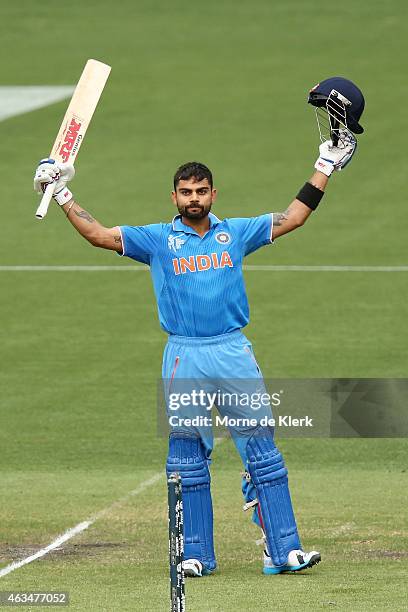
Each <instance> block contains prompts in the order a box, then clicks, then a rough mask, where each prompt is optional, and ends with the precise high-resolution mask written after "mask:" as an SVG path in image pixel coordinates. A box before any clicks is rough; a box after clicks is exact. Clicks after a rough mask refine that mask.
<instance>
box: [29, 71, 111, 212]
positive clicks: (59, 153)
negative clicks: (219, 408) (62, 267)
mask: <svg viewBox="0 0 408 612" xmlns="http://www.w3.org/2000/svg"><path fill="white" fill-rule="evenodd" d="M110 71H111V67H110V66H108V65H107V64H103V63H102V62H98V61H97V60H94V59H90V60H88V61H87V63H86V64H85V68H84V70H83V72H82V74H81V77H80V79H79V81H78V84H77V86H76V88H75V91H74V93H73V95H72V98H71V101H70V103H69V105H68V108H67V111H66V113H65V116H64V119H63V121H62V123H61V127H60V129H59V131H58V134H57V137H56V139H55V142H54V145H53V147H52V149H51V153H50V157H51V158H52V159H55V160H56V161H57V162H64V163H65V162H71V163H72V164H73V163H75V160H76V157H77V155H78V151H79V149H80V147H81V144H82V141H83V139H84V136H85V134H86V130H87V129H88V126H89V124H90V122H91V119H92V115H93V114H94V112H95V109H96V106H97V104H98V102H99V98H100V97H101V94H102V91H103V88H104V87H105V83H106V81H107V80H108V77H109V73H110ZM52 193H53V190H51V188H50V186H49V187H47V189H46V191H45V193H44V195H43V197H42V200H41V203H40V205H39V207H38V209H37V212H36V215H35V216H36V217H37V219H43V218H44V217H45V215H46V214H47V210H48V205H49V203H50V201H51V197H52Z"/></svg>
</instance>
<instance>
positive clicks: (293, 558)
mask: <svg viewBox="0 0 408 612" xmlns="http://www.w3.org/2000/svg"><path fill="white" fill-rule="evenodd" d="M321 559H322V558H321V555H320V553H319V552H317V551H316V550H312V551H311V552H308V553H307V552H304V551H303V550H291V551H290V553H289V555H288V560H287V562H286V563H285V565H278V566H276V565H274V564H273V563H272V559H271V558H270V556H269V555H268V553H267V552H266V550H264V566H263V570H262V571H263V573H264V574H282V572H299V571H300V570H302V569H307V568H308V567H312V566H313V565H316V564H317V563H320V561H321Z"/></svg>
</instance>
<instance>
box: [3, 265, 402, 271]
mask: <svg viewBox="0 0 408 612" xmlns="http://www.w3.org/2000/svg"><path fill="white" fill-rule="evenodd" d="M242 268H243V270H245V271H248V272H252V271H259V272H408V266H289V265H288V266H285V265H282V266H273V265H248V264H247V265H243V266H242ZM148 270H149V267H148V266H137V265H135V266H0V272H147V271H148Z"/></svg>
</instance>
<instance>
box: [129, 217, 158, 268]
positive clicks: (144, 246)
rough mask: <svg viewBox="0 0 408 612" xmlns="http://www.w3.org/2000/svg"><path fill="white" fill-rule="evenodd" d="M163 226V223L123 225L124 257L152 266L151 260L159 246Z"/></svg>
mask: <svg viewBox="0 0 408 612" xmlns="http://www.w3.org/2000/svg"><path fill="white" fill-rule="evenodd" d="M162 225H163V224H162V223H152V224H151V225H121V226H120V227H119V229H120V233H121V236H122V245H123V252H122V255H123V256H126V257H130V258H131V259H135V260H136V261H140V262H141V263H144V264H150V259H151V257H152V256H153V255H154V254H155V252H156V250H157V247H158V244H159V239H160V236H161V233H162Z"/></svg>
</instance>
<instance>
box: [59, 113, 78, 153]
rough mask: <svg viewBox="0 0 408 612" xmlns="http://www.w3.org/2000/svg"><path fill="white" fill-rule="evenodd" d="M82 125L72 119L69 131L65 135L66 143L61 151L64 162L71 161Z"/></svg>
mask: <svg viewBox="0 0 408 612" xmlns="http://www.w3.org/2000/svg"><path fill="white" fill-rule="evenodd" d="M81 125H82V124H81V123H79V122H77V121H75V119H74V118H72V119H71V123H70V124H69V127H68V130H67V132H66V134H65V138H64V142H63V143H62V146H61V148H60V150H59V154H60V155H61V157H62V160H63V161H64V162H67V161H68V160H69V156H70V155H71V152H72V149H73V148H74V145H75V141H76V139H77V137H78V132H79V130H80V129H81Z"/></svg>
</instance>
